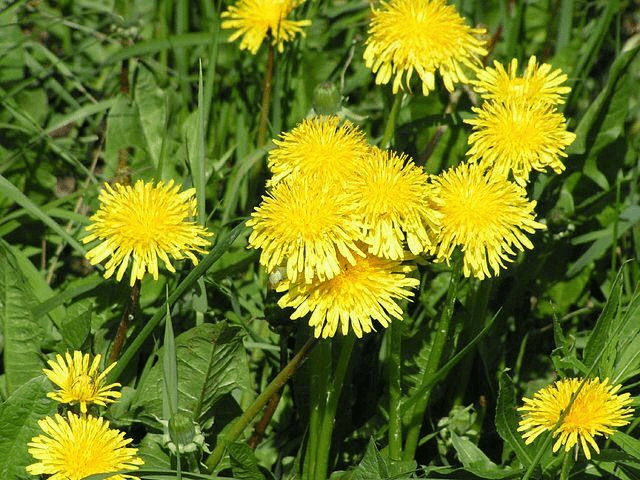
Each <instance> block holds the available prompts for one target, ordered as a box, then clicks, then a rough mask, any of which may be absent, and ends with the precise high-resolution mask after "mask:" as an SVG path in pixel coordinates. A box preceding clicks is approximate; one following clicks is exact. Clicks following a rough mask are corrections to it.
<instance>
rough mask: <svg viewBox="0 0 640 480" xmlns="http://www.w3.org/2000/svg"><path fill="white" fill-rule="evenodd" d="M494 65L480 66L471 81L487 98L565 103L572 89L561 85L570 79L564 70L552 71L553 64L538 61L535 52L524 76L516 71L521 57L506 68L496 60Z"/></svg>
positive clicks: (503, 100) (550, 103) (476, 89)
mask: <svg viewBox="0 0 640 480" xmlns="http://www.w3.org/2000/svg"><path fill="white" fill-rule="evenodd" d="M493 65H494V68H492V67H486V68H485V69H484V70H479V71H478V72H477V73H476V77H477V80H472V81H471V83H472V85H473V88H474V90H475V91H476V92H478V93H479V94H480V95H481V96H482V97H483V98H485V99H487V100H493V101H497V102H512V101H523V102H525V103H527V104H533V103H538V102H541V103H545V104H548V105H557V104H562V103H564V98H563V96H564V95H566V94H568V93H569V92H570V91H571V88H570V87H566V86H563V85H562V84H563V83H564V82H566V81H567V76H566V75H565V74H564V73H562V70H560V69H559V68H558V69H556V70H553V71H551V68H552V67H551V65H549V64H548V63H543V64H542V65H538V62H537V61H536V57H535V56H532V57H531V58H529V63H528V64H527V68H526V69H525V71H524V73H523V75H522V77H518V76H517V75H516V73H517V70H518V60H517V59H515V58H514V59H513V60H511V63H510V64H509V66H508V68H507V70H506V71H505V69H504V67H503V66H502V64H501V63H499V62H497V61H494V62H493Z"/></svg>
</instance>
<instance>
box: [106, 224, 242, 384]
mask: <svg viewBox="0 0 640 480" xmlns="http://www.w3.org/2000/svg"><path fill="white" fill-rule="evenodd" d="M245 228H247V227H246V226H245V225H244V222H243V223H241V224H240V225H238V226H237V227H235V228H234V229H233V230H231V232H229V234H228V235H227V236H226V237H225V238H223V239H222V240H220V242H218V243H217V244H216V246H215V247H213V249H212V250H211V251H210V252H209V254H208V255H206V256H205V257H204V258H203V259H202V260H201V261H200V263H199V264H198V265H197V266H196V267H195V268H194V269H193V270H191V272H189V275H187V277H186V278H185V279H184V280H183V281H182V282H181V283H180V284H179V285H178V286H177V287H176V288H175V289H174V290H173V291H172V292H171V295H169V298H168V299H167V303H168V304H169V305H173V304H174V303H175V301H176V300H178V299H179V298H180V297H181V296H182V295H183V294H184V293H185V292H186V291H187V290H188V289H189V288H191V287H192V286H193V285H194V284H195V283H196V282H197V281H198V279H199V278H200V277H201V276H202V275H204V274H205V272H206V271H207V270H209V268H211V266H212V265H213V264H214V263H215V262H217V261H218V260H219V259H220V257H221V256H222V255H223V254H224V253H225V252H226V251H227V250H228V249H229V247H231V244H232V243H233V242H234V240H235V239H236V238H237V237H238V235H240V233H241V232H242V231H243V230H244V229H245ZM166 312H167V310H166V308H159V309H158V311H157V312H156V313H155V315H154V316H153V317H151V319H150V320H149V321H148V322H147V323H146V324H145V326H144V327H143V328H142V330H140V333H138V336H137V337H136V338H134V339H133V341H132V342H131V345H129V348H127V349H126V350H125V351H124V353H123V354H122V357H121V358H120V360H118V363H117V364H116V366H115V367H114V368H113V370H111V371H110V372H109V375H107V379H106V382H107V384H109V383H113V382H116V381H118V379H119V378H120V375H122V372H124V370H125V368H127V366H128V365H129V362H130V361H131V360H132V359H133V357H134V356H135V355H136V354H137V353H138V350H140V348H141V347H142V345H143V344H144V342H145V341H146V339H147V338H148V337H149V335H151V333H152V332H153V331H154V330H155V329H156V327H157V326H158V325H159V324H160V322H161V321H162V319H163V318H164V316H165V314H166Z"/></svg>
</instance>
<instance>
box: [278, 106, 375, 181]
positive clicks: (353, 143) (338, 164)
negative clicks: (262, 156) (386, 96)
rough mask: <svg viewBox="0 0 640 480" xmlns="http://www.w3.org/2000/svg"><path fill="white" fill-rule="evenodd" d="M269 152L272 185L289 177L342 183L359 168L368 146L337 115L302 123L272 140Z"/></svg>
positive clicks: (354, 130)
mask: <svg viewBox="0 0 640 480" xmlns="http://www.w3.org/2000/svg"><path fill="white" fill-rule="evenodd" d="M273 143H275V145H276V148H274V149H273V150H271V151H270V152H269V161H268V165H269V169H270V170H271V173H273V177H272V178H271V179H270V180H269V182H268V185H275V184H276V183H278V182H280V181H281V180H282V179H284V178H286V177H288V176H290V175H298V174H302V175H305V176H310V177H314V178H316V180H317V181H328V182H343V181H344V179H345V178H348V177H350V176H351V175H352V174H353V173H354V172H355V171H356V170H357V169H358V168H359V166H360V161H361V158H362V157H363V156H365V155H366V154H367V153H368V149H369V146H368V144H367V141H366V139H365V136H364V133H362V131H361V130H360V129H359V128H358V127H357V126H355V125H354V124H352V123H351V122H349V121H345V122H343V123H340V119H339V118H338V117H336V116H333V115H331V116H317V117H313V118H308V119H306V120H304V121H303V122H302V123H301V124H300V125H298V126H297V127H295V128H294V129H293V130H291V131H290V132H287V133H285V134H283V135H281V140H274V141H273Z"/></svg>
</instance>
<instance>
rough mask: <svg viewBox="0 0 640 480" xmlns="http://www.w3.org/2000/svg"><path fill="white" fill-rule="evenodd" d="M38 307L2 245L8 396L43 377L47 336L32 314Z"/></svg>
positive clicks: (1, 313)
mask: <svg viewBox="0 0 640 480" xmlns="http://www.w3.org/2000/svg"><path fill="white" fill-rule="evenodd" d="M35 303H36V300H35V298H34V297H33V293H32V291H31V286H30V285H29V284H28V283H27V281H26V279H25V277H24V275H23V274H22V272H21V270H20V268H19V266H18V263H17V261H16V258H15V257H14V256H13V254H12V253H11V252H10V250H9V248H8V247H7V245H6V244H5V242H0V333H1V334H2V336H3V337H4V349H3V351H2V354H3V360H4V373H5V375H6V384H7V392H8V393H9V394H11V393H12V392H13V391H14V390H15V389H16V388H17V387H19V386H20V385H22V384H23V383H25V382H27V381H28V380H29V379H31V378H34V377H37V376H38V375H40V374H41V373H42V371H41V370H42V365H43V363H42V359H41V356H40V344H41V342H42V340H43V338H44V336H45V332H44V329H43V328H42V326H41V325H40V323H39V322H38V321H37V320H36V318H34V316H33V314H32V313H31V307H32V306H33V305H34V304H35Z"/></svg>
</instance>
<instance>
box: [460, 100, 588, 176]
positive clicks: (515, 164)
mask: <svg viewBox="0 0 640 480" xmlns="http://www.w3.org/2000/svg"><path fill="white" fill-rule="evenodd" d="M473 111H474V112H475V113H476V114H477V116H476V117H475V118H471V119H467V120H465V122H466V123H468V124H470V125H473V133H471V135H470V136H469V145H470V146H471V148H470V149H469V151H468V152H467V155H469V160H470V161H474V162H475V161H481V162H482V163H483V164H484V165H485V166H486V167H490V168H492V169H494V170H496V171H497V172H499V173H500V174H502V175H505V176H506V175H508V174H509V172H511V173H512V174H513V178H514V179H515V181H516V182H517V183H519V184H520V185H525V184H526V182H527V180H528V179H529V173H530V172H531V170H537V171H541V172H542V171H545V170H546V169H547V168H551V169H552V170H553V171H554V172H556V173H560V172H562V171H563V170H564V168H565V167H564V164H563V163H562V161H561V160H560V157H566V156H567V154H566V153H565V152H564V148H565V147H567V146H568V145H570V144H571V143H572V142H573V141H574V140H575V138H576V135H575V134H574V133H572V132H567V130H566V128H567V127H566V123H565V119H564V116H563V115H562V114H561V113H560V112H558V111H557V110H556V109H555V108H554V107H553V106H551V105H545V104H543V103H536V104H528V103H525V102H519V101H513V102H492V101H489V102H484V103H483V105H482V108H476V107H474V108H473Z"/></svg>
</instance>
